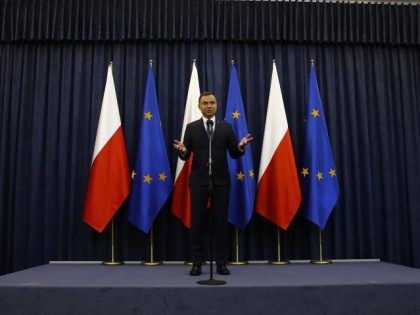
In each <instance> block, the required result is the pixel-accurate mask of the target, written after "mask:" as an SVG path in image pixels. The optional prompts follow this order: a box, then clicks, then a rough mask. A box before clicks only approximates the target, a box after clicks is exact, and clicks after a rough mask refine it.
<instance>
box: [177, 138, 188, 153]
mask: <svg viewBox="0 0 420 315" xmlns="http://www.w3.org/2000/svg"><path fill="white" fill-rule="evenodd" d="M174 148H175V150H177V151H178V152H179V153H180V154H184V153H185V152H186V151H187V148H186V147H185V145H184V144H183V143H182V142H179V141H178V140H174Z"/></svg>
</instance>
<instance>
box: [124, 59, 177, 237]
mask: <svg viewBox="0 0 420 315" xmlns="http://www.w3.org/2000/svg"><path fill="white" fill-rule="evenodd" d="M132 179H133V180H132V184H131V192H130V196H129V199H128V220H129V221H130V222H131V223H133V224H134V225H135V226H137V227H138V228H139V229H140V230H142V231H143V232H145V233H148V232H149V230H150V228H151V227H152V225H153V221H154V220H155V218H156V216H157V215H158V213H159V211H160V209H162V207H163V205H164V204H165V202H166V200H167V199H168V197H169V195H170V193H171V190H172V178H171V170H170V167H169V160H168V154H167V151H166V145H165V141H164V138H163V132H162V126H161V124H160V117H159V109H158V102H157V96H156V87H155V78H154V75H153V70H152V65H150V66H149V72H148V75H147V84H146V94H145V97H144V106H143V111H142V112H141V117H140V126H139V138H138V151H137V156H136V162H135V164H134V169H133V171H132Z"/></svg>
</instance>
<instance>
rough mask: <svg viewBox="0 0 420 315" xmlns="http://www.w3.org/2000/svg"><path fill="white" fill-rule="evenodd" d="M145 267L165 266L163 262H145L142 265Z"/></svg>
mask: <svg viewBox="0 0 420 315" xmlns="http://www.w3.org/2000/svg"><path fill="white" fill-rule="evenodd" d="M141 264H142V265H143V266H160V265H163V262H161V261H143V262H142V263H141Z"/></svg>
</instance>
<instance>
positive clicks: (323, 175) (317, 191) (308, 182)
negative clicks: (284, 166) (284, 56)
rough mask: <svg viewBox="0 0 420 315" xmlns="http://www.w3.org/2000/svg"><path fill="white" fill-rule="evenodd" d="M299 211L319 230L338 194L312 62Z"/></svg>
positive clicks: (323, 224) (324, 222) (323, 226)
mask: <svg viewBox="0 0 420 315" xmlns="http://www.w3.org/2000/svg"><path fill="white" fill-rule="evenodd" d="M300 179H301V186H302V196H303V203H302V211H303V215H304V216H305V217H306V218H307V219H308V220H309V221H311V222H313V223H314V224H316V225H318V226H319V228H321V229H322V230H323V229H324V228H325V224H326V223H327V220H328V217H329V216H330V214H331V211H332V209H333V208H334V205H335V204H336V202H337V199H338V195H339V186H338V179H337V174H336V168H335V164H334V159H333V154H332V150H331V144H330V140H329V136H328V130H327V125H326V123H325V116H324V110H323V107H322V102H321V96H320V93H319V88H318V82H317V79H316V74H315V69H314V66H313V65H312V64H311V66H310V74H309V85H308V104H307V111H306V133H305V146H304V150H303V159H302V168H301V170H300Z"/></svg>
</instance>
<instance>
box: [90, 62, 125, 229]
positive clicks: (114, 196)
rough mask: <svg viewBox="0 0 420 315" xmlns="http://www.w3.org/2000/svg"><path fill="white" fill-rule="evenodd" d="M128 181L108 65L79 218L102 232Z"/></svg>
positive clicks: (110, 71)
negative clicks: (81, 214)
mask: <svg viewBox="0 0 420 315" xmlns="http://www.w3.org/2000/svg"><path fill="white" fill-rule="evenodd" d="M130 180H131V179H130V169H129V166H128V157H127V150H126V148H125V143H124V134H123V130H122V128H121V119H120V113H119V111H118V102H117V95H116V92H115V85H114V78H113V76H112V64H110V65H109V67H108V75H107V79H106V85H105V92H104V97H103V100H102V107H101V114H100V116H99V124H98V130H97V132H96V140H95V148H94V151H93V157H92V165H91V168H90V174H89V180H88V186H87V192H86V200H85V208H84V212H83V220H84V221H85V222H86V223H87V224H89V225H90V226H91V227H92V228H94V229H95V230H97V231H98V232H102V231H103V230H104V228H105V227H106V226H107V224H108V222H109V221H110V220H111V219H112V217H113V216H114V214H115V212H117V210H118V209H119V208H120V206H121V204H122V203H123V202H124V200H125V199H126V198H127V196H128V193H129V188H130Z"/></svg>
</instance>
